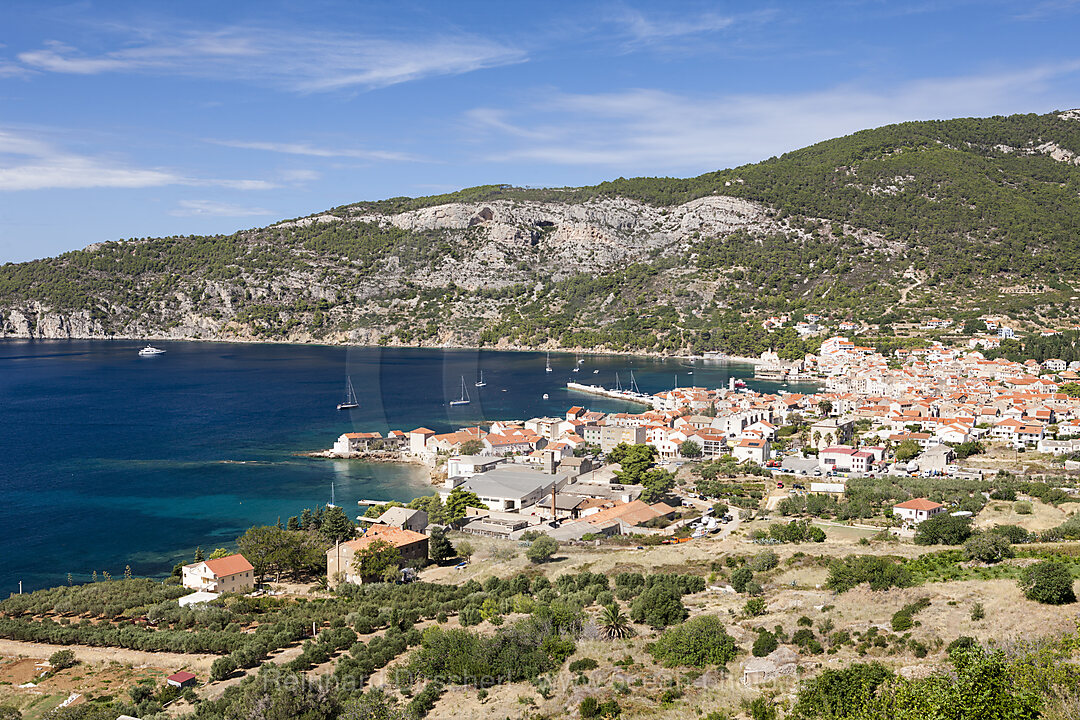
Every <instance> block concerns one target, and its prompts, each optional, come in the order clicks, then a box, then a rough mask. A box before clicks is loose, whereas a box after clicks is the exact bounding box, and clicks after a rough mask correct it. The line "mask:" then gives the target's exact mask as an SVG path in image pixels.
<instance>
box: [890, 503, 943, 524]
mask: <svg viewBox="0 0 1080 720" xmlns="http://www.w3.org/2000/svg"><path fill="white" fill-rule="evenodd" d="M943 512H945V506H944V505H942V504H941V503H937V502H934V501H933V500H927V499H926V498H924V497H923V498H912V499H911V500H907V501H905V502H902V503H897V504H896V505H893V514H894V515H896V516H897V517H899V518H900V519H901V520H903V521H904V522H906V523H911V524H913V525H918V524H919V523H921V522H922V521H923V520H926V519H928V518H932V517H934V516H935V515H939V514H941V513H943Z"/></svg>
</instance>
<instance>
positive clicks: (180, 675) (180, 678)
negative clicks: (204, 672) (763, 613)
mask: <svg viewBox="0 0 1080 720" xmlns="http://www.w3.org/2000/svg"><path fill="white" fill-rule="evenodd" d="M165 679H166V680H172V681H173V682H178V683H185V682H187V681H188V680H194V679H195V676H194V675H192V674H191V673H189V672H188V671H187V670H181V671H180V672H177V673H173V674H172V675H170V676H169V677H167V678H165Z"/></svg>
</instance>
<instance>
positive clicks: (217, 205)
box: [169, 200, 278, 217]
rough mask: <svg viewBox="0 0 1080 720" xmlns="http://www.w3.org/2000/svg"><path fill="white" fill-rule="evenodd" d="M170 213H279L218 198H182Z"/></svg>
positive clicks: (209, 215) (256, 214) (221, 214)
mask: <svg viewBox="0 0 1080 720" xmlns="http://www.w3.org/2000/svg"><path fill="white" fill-rule="evenodd" d="M169 214H170V215H173V216H175V217H265V216H267V215H277V214H278V213H276V212H274V211H273V210H267V209H266V208H261V207H244V206H242V205H233V204H230V203H224V202H218V201H216V200H181V201H180V202H179V203H177V207H176V209H174V210H172V211H171V212H170V213H169Z"/></svg>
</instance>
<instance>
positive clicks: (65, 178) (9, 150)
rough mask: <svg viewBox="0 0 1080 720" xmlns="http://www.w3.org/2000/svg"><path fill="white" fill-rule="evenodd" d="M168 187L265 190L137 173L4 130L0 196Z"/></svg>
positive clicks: (0, 132) (157, 171)
mask: <svg viewBox="0 0 1080 720" xmlns="http://www.w3.org/2000/svg"><path fill="white" fill-rule="evenodd" d="M166 185H187V186H192V187H223V188H228V189H232V190H267V189H270V188H273V187H275V185H274V184H273V183H269V182H266V181H263V180H233V179H212V178H194V177H187V176H184V175H181V174H179V173H176V172H174V171H171V170H167V169H162V168H136V167H130V166H128V165H125V164H123V163H121V162H117V161H115V160H113V159H110V158H104V157H95V156H90V155H80V154H77V153H72V152H69V151H66V150H63V149H61V148H57V147H56V146H54V145H52V144H51V143H47V142H45V141H42V140H38V139H36V138H33V137H28V136H26V135H23V134H19V133H15V132H12V131H9V130H4V129H2V128H0V192H4V191H9V192H10V191H19V190H48V189H66V190H72V189H86V188H128V189H131V188H148V187H162V186H166Z"/></svg>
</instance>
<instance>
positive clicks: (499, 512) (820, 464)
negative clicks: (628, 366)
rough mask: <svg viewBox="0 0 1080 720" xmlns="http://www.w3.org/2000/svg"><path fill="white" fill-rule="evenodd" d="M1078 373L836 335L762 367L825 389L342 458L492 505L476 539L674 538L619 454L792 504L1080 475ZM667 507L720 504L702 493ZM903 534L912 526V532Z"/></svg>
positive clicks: (728, 397)
mask: <svg viewBox="0 0 1080 720" xmlns="http://www.w3.org/2000/svg"><path fill="white" fill-rule="evenodd" d="M1078 371H1080V362H1073V363H1068V364H1067V363H1065V362H1064V361H1062V360H1058V359H1049V360H1046V361H1044V362H1043V363H1041V364H1040V363H1037V362H1035V361H1034V360H1029V361H1027V362H1022V363H1021V362H1012V361H1009V360H1005V359H996V360H988V359H986V358H985V357H984V355H983V354H982V353H981V352H980V351H979V350H976V349H970V348H947V347H945V346H943V345H941V344H939V343H933V344H928V345H927V346H926V347H913V348H903V349H899V350H896V351H895V353H893V354H892V356H889V357H886V356H885V355H882V354H881V353H879V352H876V351H875V350H874V349H873V348H870V347H863V346H859V345H857V344H855V343H854V342H853V341H851V340H849V339H848V338H846V337H841V336H835V337H831V338H829V339H827V340H825V341H824V342H823V343H822V345H821V350H820V352H819V353H818V354H816V355H810V356H807V357H806V358H804V359H803V360H802V361H799V362H790V363H781V362H780V361H779V359H778V358H777V357H776V356H775V354H772V353H769V354H766V356H765V357H763V358H762V360H761V363H760V364H759V365H758V366H757V374H758V375H765V376H767V377H772V376H777V375H779V376H783V377H788V376H798V377H800V378H807V377H812V378H815V379H816V380H817V381H818V382H819V384H820V390H819V391H818V392H813V393H795V392H787V391H784V390H782V389H778V390H777V391H776V392H771V393H770V392H757V391H753V390H750V389H747V388H746V387H745V383H742V382H741V381H740V382H738V385H742V386H743V387H737V386H736V382H737V381H736V380H735V379H734V378H732V380H731V382H730V383H729V386H728V387H725V388H712V389H710V388H701V387H684V388H677V389H673V390H666V391H663V392H660V393H656V394H654V395H645V394H641V393H637V392H635V393H633V394H627V391H617V392H619V393H620V394H621V395H622V396H623V397H625V398H626V399H630V400H635V401H637V402H640V403H642V404H646V405H648V406H649V407H650V408H651V409H648V410H643V411H642V412H639V413H632V412H618V413H602V412H596V411H591V410H589V409H588V408H587V407H586V406H585V405H577V406H573V407H570V408H568V409H567V411H566V413H565V415H564V416H561V417H534V418H530V419H527V420H522V421H515V422H507V421H497V422H492V423H490V424H489V425H486V426H473V427H462V428H459V429H457V430H455V431H453V432H449V433H436V432H434V431H432V430H430V429H428V428H424V427H420V428H415V429H412V430H392V431H390V432H388V433H386V434H385V435H384V434H382V433H379V432H349V433H344V434H342V435H341V436H340V437H339V438H338V439H337V441H336V442H335V443H334V446H333V448H332V449H331V450H330V451H329V454H330V455H332V456H335V457H343V458H364V457H369V455H370V454H377V455H378V456H380V457H383V458H385V457H388V456H389V457H398V458H401V459H409V460H413V461H420V462H423V463H426V464H427V465H429V466H431V467H433V468H435V471H434V472H435V476H436V478H437V482H438V484H439V489H438V492H439V494H440V496H441V498H442V499H443V500H444V501H445V500H446V498H447V497H448V495H449V493H450V492H451V491H453V490H454V489H455V488H460V489H461V490H464V491H468V492H472V493H475V494H476V495H477V496H478V497H479V498H480V500H481V502H482V504H483V505H484V508H483V509H475V508H470V513H471V515H472V516H473V519H472V520H470V521H469V522H468V523H466V524H464V525H462V526H461V527H460V529H461V530H462V531H463V532H472V533H476V534H485V535H491V536H497V537H506V538H513V537H517V536H520V535H521V534H522V533H524V532H528V531H530V530H533V531H535V530H537V528H538V527H540V528H541V529H542V530H543V531H544V532H545V533H548V534H551V535H552V536H553V537H556V538H557V539H560V540H579V539H581V538H582V537H585V536H590V537H592V536H596V535H607V534H629V533H634V532H646V533H649V532H653V533H662V534H671V533H673V532H674V531H676V530H677V529H678V528H679V527H681V525H680V524H679V523H672V524H670V525H665V527H664V529H662V530H659V529H652V530H650V529H648V527H647V526H648V525H649V524H650V523H652V524H653V526H654V528H655V526H656V525H657V524H659V523H657V522H655V519H656V518H665V519H667V520H672V519H673V518H674V517H675V516H676V515H677V512H676V511H677V507H672V506H671V505H669V504H667V503H665V502H656V503H653V504H646V503H643V502H642V501H641V500H640V498H639V496H640V495H641V493H642V488H641V487H640V486H636V485H628V484H625V483H620V481H619V477H618V476H619V472H618V465H617V464H606V463H605V458H607V456H608V455H609V454H610V453H612V451H614V450H615V449H616V448H617V447H620V446H642V445H643V446H648V447H650V448H652V449H653V453H654V455H655V458H656V461H657V463H658V464H659V466H660V467H662V468H670V469H671V470H672V471H675V472H676V474H677V476H678V477H680V478H685V477H686V472H685V471H686V469H687V465H688V464H689V463H692V462H695V461H697V462H708V461H715V460H719V459H721V458H727V459H730V460H731V461H733V462H734V463H736V464H738V465H740V466H742V467H745V468H750V467H752V468H755V469H757V470H758V471H759V472H761V474H767V475H769V476H771V477H773V478H774V480H775V481H776V487H775V488H771V492H770V493H769V495H770V501H769V502H770V503H772V505H773V506H774V507H775V505H776V503H778V502H779V501H780V500H782V499H784V498H786V497H789V496H790V495H792V494H796V495H798V494H800V493H807V492H809V493H826V494H832V495H835V496H838V497H842V496H843V495H844V493H845V490H846V485H847V481H848V480H849V479H850V478H863V477H868V478H873V477H877V476H889V475H893V476H899V477H908V476H921V477H955V478H972V479H982V478H984V477H991V476H993V475H996V474H997V473H998V472H999V471H1000V470H1001V469H1002V468H1003V467H1005V465H1006V464H1009V465H1010V466H1011V464H1015V462H1016V461H1017V460H1018V459H1019V458H1020V457H1021V454H1022V453H1030V457H1034V456H1035V454H1039V455H1040V457H1042V458H1044V460H1045V462H1046V463H1047V465H1046V468H1052V469H1057V470H1060V471H1073V470H1077V469H1080V392H1078V391H1080V386H1078V385H1076V382H1077V381H1078V380H1080V374H1078ZM568 385H569V387H570V388H571V389H572V390H577V389H579V388H580V392H581V393H582V394H583V399H587V397H585V396H586V394H587V393H590V392H591V393H593V394H604V393H609V392H616V391H610V390H607V389H605V388H600V387H596V386H585V385H580V384H577V383H569V384H568ZM463 452H464V453H465V454H463ZM994 457H997V458H998V460H999V461H996V462H995V461H994V460H993V459H992V458H994ZM1024 457H1029V455H1024ZM1040 467H1042V466H1041V465H1040ZM1046 468H1044V469H1046ZM785 483H786V485H785ZM666 499H667V500H669V501H673V502H674V504H675V505H676V506H678V505H679V504H680V503H684V504H686V505H687V506H688V507H695V506H696V505H701V506H702V509H704V508H705V507H706V503H704V502H703V501H701V500H700V499H699V498H698V497H697V495H696V494H695V493H693V492H692V491H691V492H689V493H688V494H683V495H678V494H676V495H672V496H670V497H668V498H666ZM361 502H362V504H365V505H370V504H373V503H374V501H361ZM552 503H554V510H553V509H552V508H553V504H552ZM938 507H939V508H940V507H941V506H940V505H938ZM903 509H904V508H902V507H900V506H899V505H898V509H897V516H898V517H899V516H902V517H904V518H905V519H908V520H912V521H914V520H916V518H914V517H912V518H908V516H907V514H905V513H903V512H901V511H902V510H903ZM904 524H906V525H907V526H908V527H907V530H908V531H910V530H911V526H912V525H913V524H914V522H908V523H904ZM706 527H708V529H710V530H712V531H717V530H718V527H717V525H716V523H715V522H713V523H712V524H711V525H709V526H705V525H701V526H699V528H698V532H699V533H702V534H703V533H704V531H705V528H706ZM900 531H901V530H899V529H898V532H900Z"/></svg>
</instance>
